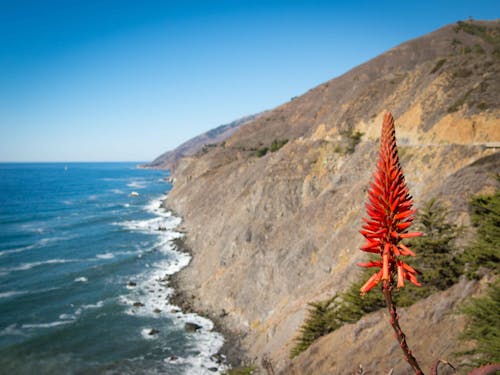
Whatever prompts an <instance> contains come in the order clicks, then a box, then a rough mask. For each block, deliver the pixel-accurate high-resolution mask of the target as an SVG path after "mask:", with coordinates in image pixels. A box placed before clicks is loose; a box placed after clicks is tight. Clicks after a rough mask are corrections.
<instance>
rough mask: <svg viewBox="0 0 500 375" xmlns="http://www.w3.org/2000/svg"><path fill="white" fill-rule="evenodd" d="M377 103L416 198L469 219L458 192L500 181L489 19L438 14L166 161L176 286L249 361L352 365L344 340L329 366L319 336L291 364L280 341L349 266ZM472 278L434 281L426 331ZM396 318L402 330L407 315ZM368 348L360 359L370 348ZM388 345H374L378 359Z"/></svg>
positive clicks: (497, 45)
mask: <svg viewBox="0 0 500 375" xmlns="http://www.w3.org/2000/svg"><path fill="white" fill-rule="evenodd" d="M389 110H390V111H391V112H392V113H393V115H394V117H395V121H396V133H397V138H398V144H399V146H400V157H401V163H402V166H403V169H404V171H405V174H406V179H407V182H408V184H409V188H410V191H411V193H412V195H413V196H414V200H415V202H416V205H417V207H418V206H421V205H423V204H424V202H426V201H428V200H429V199H431V198H437V199H439V200H440V201H442V202H444V204H445V205H447V206H448V207H449V208H450V210H451V216H452V218H453V219H454V221H455V222H457V223H459V224H463V225H468V224H469V222H470V218H469V214H468V210H467V205H468V203H467V202H468V200H469V198H470V197H471V196H472V195H474V194H478V193H487V192H491V191H493V190H494V189H497V188H498V181H497V180H496V179H495V177H494V175H495V171H496V172H498V171H499V170H500V152H498V144H499V142H500V22H499V21H492V22H478V21H474V22H465V23H459V24H453V25H448V26H445V27H443V28H441V29H439V30H437V31H435V32H432V33H430V34H428V35H425V36H423V37H421V38H418V39H415V40H411V41H409V42H407V43H404V44H401V45H399V46H397V47H395V48H393V49H391V50H389V51H388V52H386V53H384V54H382V55H380V56H378V57H376V58H375V59H373V60H370V61H368V62H367V63H365V64H362V65H360V66H358V67H356V68H354V69H352V70H351V71H349V72H347V73H346V74H344V75H342V76H340V77H338V78H335V79H333V80H331V81H329V82H326V83H324V84H322V85H320V86H318V87H316V88H314V89H312V90H310V91H308V92H307V93H305V94H304V95H302V96H300V97H298V98H296V99H294V100H293V101H290V102H288V103H285V104H283V105H282V106H280V107H278V108H276V109H274V110H273V111H270V112H267V113H265V114H263V115H262V116H261V117H259V118H258V119H256V120H255V121H252V122H250V123H247V124H245V125H243V126H241V127H240V128H238V130H237V131H236V132H235V133H234V134H232V135H231V136H230V137H229V138H227V139H226V141H225V142H224V143H221V144H218V145H217V146H215V147H211V148H210V149H208V150H206V151H207V152H205V153H203V154H197V155H192V156H189V157H185V158H183V159H181V160H180V161H179V162H178V164H177V166H176V167H175V169H174V177H175V178H176V183H175V186H174V188H173V190H172V191H171V193H170V194H169V196H168V198H167V205H168V206H169V207H172V209H174V210H175V211H176V212H177V213H179V214H180V215H181V216H182V217H183V219H184V223H183V229H184V230H185V231H186V232H187V244H188V245H189V247H190V248H191V249H192V251H193V254H194V258H193V261H192V263H191V265H190V266H189V267H188V268H187V269H185V270H183V271H182V272H181V273H180V274H179V275H178V277H177V279H178V280H177V281H178V285H179V288H180V290H181V291H182V293H183V294H184V295H185V296H186V297H187V298H189V300H190V301H192V304H193V305H194V307H195V308H196V309H198V310H201V311H204V312H206V313H207V314H209V315H210V316H212V317H215V318H217V320H219V321H221V322H222V324H223V325H224V326H225V327H227V329H228V330H230V331H231V332H233V333H234V334H236V335H237V336H238V337H239V338H240V340H239V342H237V343H235V342H232V344H233V347H237V346H239V347H240V348H241V349H242V350H243V351H244V353H245V354H246V355H247V357H248V358H249V359H251V360H254V361H255V363H260V359H261V358H262V357H263V356H266V357H269V358H270V360H271V362H272V363H273V365H274V367H275V369H276V370H277V372H280V371H281V372H282V373H283V374H287V373H288V371H289V370H287V369H290V367H289V366H292V368H293V369H294V370H293V371H295V373H311V372H309V370H307V369H311V368H314V369H316V370H315V372H314V373H315V374H322V373H329V374H330V373H334V374H340V373H345V372H343V371H344V370H345V369H347V368H349V366H357V365H358V363H356V362H354V361H357V360H358V358H359V357H356V356H355V352H354V351H355V350H356V347H354V346H353V348H352V352H350V351H349V350H347V351H346V349H345V348H344V349H343V351H339V352H338V353H339V355H338V356H336V357H335V358H334V359H332V358H328V359H326V358H323V360H327V361H328V363H330V366H329V367H328V372H322V371H326V370H324V369H326V367H322V365H321V363H309V362H311V361H313V362H314V361H321V360H322V359H321V358H320V357H318V356H314V355H313V354H314V353H311V352H310V351H312V350H315V351H316V353H325V352H326V351H329V352H330V354H331V355H332V356H335V349H333V348H332V347H331V342H332V341H329V340H334V338H331V337H330V335H329V336H327V337H325V338H323V339H322V340H320V341H319V342H318V343H317V344H315V345H313V347H311V348H310V351H308V352H309V353H307V352H306V353H304V355H302V356H299V357H298V358H297V359H296V360H295V361H294V363H291V362H290V360H289V353H290V348H291V347H292V345H293V340H294V338H295V336H296V335H297V331H298V329H299V327H300V326H301V324H302V322H303V320H304V317H305V314H306V310H307V303H308V302H310V301H315V300H320V299H324V298H326V297H328V296H331V295H333V294H335V293H336V292H339V291H342V290H344V289H345V288H346V287H347V286H348V285H349V283H351V282H352V281H353V280H355V279H356V277H357V272H358V270H357V268H358V267H356V263H357V262H359V261H360V260H362V257H363V254H362V252H361V251H358V248H359V247H360V245H361V244H362V242H363V241H362V237H361V235H359V233H358V229H359V228H360V227H361V218H362V216H363V214H364V209H363V207H364V202H365V199H366V191H367V187H368V183H369V180H370V178H371V173H372V171H373V169H374V160H375V159H376V155H377V147H378V136H379V132H380V126H381V123H382V117H383V116H384V114H385V112H386V111H389ZM474 290H475V289H474V286H469V287H467V288H464V291H462V293H458V292H455V293H453V291H451V292H449V293H448V292H444V293H448V294H446V295H443V298H442V301H443V302H442V303H443V305H442V304H440V303H438V304H436V303H432V302H429V301H427V302H426V301H422V305H423V306H425V309H426V310H425V311H424V312H423V313H422V314H423V316H427V317H429V316H436V319H435V320H432V319H431V322H430V323H429V324H428V325H427V326H426V327H427V329H428V330H434V329H437V325H443V326H444V327H446V326H447V325H449V324H452V323H453V319H454V318H453V316H451V315H450V314H446V312H449V311H451V308H452V307H453V306H455V304H456V303H457V301H458V300H459V299H460V298H465V297H467V296H468V295H467V296H466V295H464V293H466V292H468V293H469V295H470V294H473V293H474ZM430 298H436V297H435V296H432V297H430ZM443 306H444V307H443ZM412 308H413V307H412ZM436 309H441V310H440V312H439V311H437V312H436ZM436 314H437V315H436ZM367 319H368V321H371V320H370V319H372V320H373V318H372V317H367ZM363 324H364V325H363ZM405 324H408V325H409V326H408V330H409V331H410V332H413V331H416V330H417V328H418V325H419V322H418V320H415V319H410V320H408V321H407V322H405ZM370 327H371V325H370V324H367V323H363V321H361V322H359V323H358V324H354V325H352V326H345V327H343V328H342V332H343V334H345V335H352V334H354V333H353V332H357V333H356V335H358V334H359V332H361V333H362V334H363V335H364V334H365V333H366V332H365V331H363V330H365V329H371V328H370ZM363 332H365V333H363ZM341 334H342V333H341V332H340V331H339V332H335V333H334V334H332V335H341ZM366 334H367V333H366ZM356 337H357V336H356ZM340 342H342V341H340ZM321 343H323V345H328V346H327V347H324V348H322V349H321V348H319V347H318V345H319V346H320V345H322V344H321ZM236 344H238V345H236ZM327 348H328V349H327ZM457 348H458V343H457V341H456V337H455V336H453V335H450V336H449V337H447V338H446V339H442V340H429V343H428V345H427V346H426V347H425V350H427V352H426V353H428V352H431V353H438V354H439V355H442V356H447V355H450V354H451V353H452V352H453V351H454V350H457ZM370 353H371V352H370V351H369V352H365V357H364V358H365V362H366V363H363V365H366V364H367V363H369V362H370V361H371V360H373V357H371V355H373V356H375V355H379V353H373V354H370ZM340 354H341V355H340ZM399 357H401V356H400V355H396V356H394V355H393V356H390V357H389V355H388V354H387V353H385V357H384V358H383V359H382V360H383V361H385V362H384V363H389V362H387V361H389V358H391V360H394V361H396V362H397V361H400V360H401V359H400V358H399ZM301 358H302V359H301ZM304 358H306V359H308V360H304ZM332 361H334V362H335V365H334V366H333V365H332ZM398 363H399V362H397V363H391V366H396V367H397V366H400V365H398ZM332 366H333V367H332ZM339 369H344V370H342V371H340V370H339ZM354 370H355V368H353V371H354ZM375 370H376V369H375ZM399 373H400V372H398V374H399ZM401 373H405V372H401Z"/></svg>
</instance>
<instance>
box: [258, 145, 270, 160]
mask: <svg viewBox="0 0 500 375" xmlns="http://www.w3.org/2000/svg"><path fill="white" fill-rule="evenodd" d="M268 151H269V148H268V147H262V148H259V149H258V150H257V152H256V155H257V156H258V157H259V158H261V157H262V156H264V155H266V154H267V152H268Z"/></svg>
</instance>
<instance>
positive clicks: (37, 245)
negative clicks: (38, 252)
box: [0, 235, 76, 256]
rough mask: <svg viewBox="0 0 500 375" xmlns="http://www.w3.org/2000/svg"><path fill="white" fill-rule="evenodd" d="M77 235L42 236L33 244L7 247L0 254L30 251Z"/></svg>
mask: <svg viewBox="0 0 500 375" xmlns="http://www.w3.org/2000/svg"><path fill="white" fill-rule="evenodd" d="M75 237H76V236H74V235H71V236H61V237H46V238H41V239H40V240H38V241H37V242H35V243H34V244H31V245H27V246H23V247H18V248H15V249H7V250H3V251H0V256H3V255H8V254H14V253H21V252H23V251H28V250H32V249H39V248H42V247H45V246H47V245H49V244H53V243H55V242H59V241H66V240H71V239H73V238H75Z"/></svg>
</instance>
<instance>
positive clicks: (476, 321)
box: [462, 278, 500, 365]
mask: <svg viewBox="0 0 500 375" xmlns="http://www.w3.org/2000/svg"><path fill="white" fill-rule="evenodd" d="M462 312H463V313H464V314H466V315H467V316H468V318H469V324H468V325H467V327H466V329H465V331H464V332H463V334H462V338H463V339H465V340H473V341H474V342H475V343H476V345H475V348H474V349H473V350H472V351H470V352H468V353H467V354H475V355H476V356H477V359H476V362H477V363H475V365H483V364H487V363H500V279H498V278H497V280H496V282H495V283H494V284H493V285H491V286H490V288H489V289H488V292H487V293H486V295H485V296H484V297H480V298H474V299H472V301H470V302H469V303H468V304H466V305H465V306H463V308H462Z"/></svg>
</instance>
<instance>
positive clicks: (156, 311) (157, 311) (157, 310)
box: [153, 309, 161, 314]
mask: <svg viewBox="0 0 500 375" xmlns="http://www.w3.org/2000/svg"><path fill="white" fill-rule="evenodd" d="M153 312H154V313H156V314H159V313H161V310H160V309H154V310H153Z"/></svg>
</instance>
